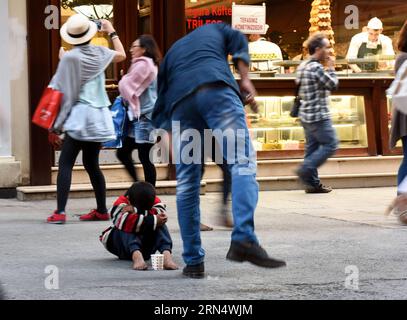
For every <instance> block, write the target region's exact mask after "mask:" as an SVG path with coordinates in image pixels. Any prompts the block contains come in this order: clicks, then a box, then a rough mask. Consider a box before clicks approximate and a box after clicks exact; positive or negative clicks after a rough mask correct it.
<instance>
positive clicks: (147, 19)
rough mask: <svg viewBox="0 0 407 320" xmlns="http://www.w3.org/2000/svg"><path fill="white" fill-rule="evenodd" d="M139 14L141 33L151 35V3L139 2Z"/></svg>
mask: <svg viewBox="0 0 407 320" xmlns="http://www.w3.org/2000/svg"><path fill="white" fill-rule="evenodd" d="M138 12H139V13H138V14H139V33H140V34H150V33H151V1H150V0H139V1H138Z"/></svg>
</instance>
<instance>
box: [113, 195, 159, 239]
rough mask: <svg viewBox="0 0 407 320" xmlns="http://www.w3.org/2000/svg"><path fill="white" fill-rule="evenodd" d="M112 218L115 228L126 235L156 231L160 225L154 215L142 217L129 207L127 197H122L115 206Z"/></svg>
mask: <svg viewBox="0 0 407 320" xmlns="http://www.w3.org/2000/svg"><path fill="white" fill-rule="evenodd" d="M110 214H111V217H112V220H113V224H114V226H115V227H116V228H117V229H118V230H121V231H123V232H126V233H139V232H142V231H149V230H152V231H154V230H155V229H156V227H157V225H158V222H157V218H156V217H155V216H152V215H146V216H144V215H142V214H139V213H138V212H137V210H136V209H135V208H134V207H133V206H131V205H129V202H128V200H127V198H126V197H120V198H119V199H118V200H117V201H116V203H115V204H114V206H113V209H112V211H111V213H110Z"/></svg>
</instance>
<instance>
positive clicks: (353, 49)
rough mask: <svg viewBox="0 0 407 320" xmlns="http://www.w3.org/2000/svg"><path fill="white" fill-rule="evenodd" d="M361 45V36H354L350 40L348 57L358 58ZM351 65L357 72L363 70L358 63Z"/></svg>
mask: <svg viewBox="0 0 407 320" xmlns="http://www.w3.org/2000/svg"><path fill="white" fill-rule="evenodd" d="M360 46H361V43H360V41H359V38H358V37H357V36H354V37H353V38H352V40H351V42H350V46H349V50H348V54H347V55H346V59H357V57H358V53H359V48H360ZM349 67H350V68H351V69H352V70H353V72H355V73H361V72H362V70H361V69H360V68H359V67H358V66H357V65H356V64H350V65H349Z"/></svg>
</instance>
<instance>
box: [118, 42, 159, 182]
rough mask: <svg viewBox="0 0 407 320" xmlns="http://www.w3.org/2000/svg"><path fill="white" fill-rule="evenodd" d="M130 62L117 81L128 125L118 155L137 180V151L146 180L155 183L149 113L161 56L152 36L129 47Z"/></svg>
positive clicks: (153, 143)
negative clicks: (124, 73)
mask: <svg viewBox="0 0 407 320" xmlns="http://www.w3.org/2000/svg"><path fill="white" fill-rule="evenodd" d="M130 53H131V55H132V65H131V67H130V69H129V72H128V74H127V75H125V76H124V77H123V79H122V80H121V81H120V83H119V90H120V94H121V96H122V98H123V99H124V101H125V103H126V104H127V105H128V113H127V114H128V118H129V125H128V127H127V137H126V138H125V139H124V142H123V147H122V148H121V149H119V150H118V152H117V157H118V159H119V160H120V161H121V162H122V163H123V165H124V166H125V167H126V169H127V171H128V173H129V174H130V176H131V177H132V178H133V180H134V181H135V182H137V181H138V177H137V173H136V170H135V168H134V161H133V157H132V154H133V151H134V150H136V149H137V150H138V154H139V158H140V161H141V163H142V165H143V168H144V175H145V180H146V182H149V183H151V184H152V185H153V186H155V185H156V181H157V172H156V168H155V166H154V164H153V162H152V161H151V159H150V151H151V149H152V148H153V146H154V145H155V143H156V140H157V137H156V135H155V134H154V132H155V128H154V127H153V124H152V121H151V119H152V112H153V109H154V106H155V102H156V101H157V74H158V66H159V63H160V61H161V58H162V55H161V52H160V49H159V48H158V45H157V43H156V41H155V40H154V38H153V37H152V36H150V35H142V36H141V37H140V38H139V39H137V40H136V41H135V42H134V43H133V45H132V47H131V49H130Z"/></svg>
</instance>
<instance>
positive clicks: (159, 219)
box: [157, 214, 168, 227]
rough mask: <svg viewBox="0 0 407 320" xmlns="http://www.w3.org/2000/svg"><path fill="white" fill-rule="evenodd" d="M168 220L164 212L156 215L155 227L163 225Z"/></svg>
mask: <svg viewBox="0 0 407 320" xmlns="http://www.w3.org/2000/svg"><path fill="white" fill-rule="evenodd" d="M167 222H168V217H167V215H165V214H159V215H157V227H163V226H164V225H165V224H166V223H167Z"/></svg>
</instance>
